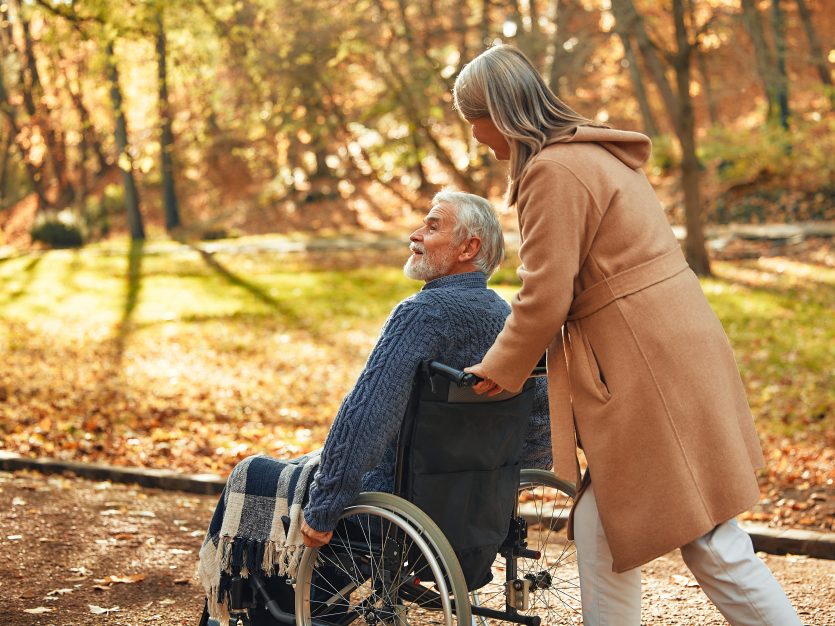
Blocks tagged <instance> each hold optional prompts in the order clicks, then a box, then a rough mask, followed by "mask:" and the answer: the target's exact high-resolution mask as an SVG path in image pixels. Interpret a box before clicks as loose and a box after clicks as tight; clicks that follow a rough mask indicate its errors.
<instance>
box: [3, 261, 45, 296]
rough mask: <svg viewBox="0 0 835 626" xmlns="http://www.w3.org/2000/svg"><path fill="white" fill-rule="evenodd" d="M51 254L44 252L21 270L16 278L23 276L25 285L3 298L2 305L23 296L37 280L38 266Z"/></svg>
mask: <svg viewBox="0 0 835 626" xmlns="http://www.w3.org/2000/svg"><path fill="white" fill-rule="evenodd" d="M47 254H49V251H46V252H42V253H40V254H38V255H37V256H35V257H34V258H32V259H31V260H30V261H29V262H28V263H27V264H26V265H24V266H23V268H21V271H20V273H19V274H18V275H17V276H16V277H18V278H19V277H20V276H21V275H22V276H23V284H21V285H20V286H19V287H18V288H17V289H15V290H14V291H10V292H9V293H8V294H7V295H5V296H4V297H3V301H2V304H10V303H12V302H14V301H15V300H17V299H18V298H20V297H21V296H23V295H24V294H25V293H26V292H27V291H28V290H29V286H30V285H31V284H32V281H33V280H35V276H36V274H37V271H36V270H37V268H38V265H40V264H41V261H42V260H43V258H44V257H45V256H46V255H47Z"/></svg>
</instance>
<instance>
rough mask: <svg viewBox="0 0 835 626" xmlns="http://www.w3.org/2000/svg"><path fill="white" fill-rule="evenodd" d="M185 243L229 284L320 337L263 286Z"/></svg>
mask: <svg viewBox="0 0 835 626" xmlns="http://www.w3.org/2000/svg"><path fill="white" fill-rule="evenodd" d="M187 245H188V246H189V247H191V248H192V249H194V250H195V251H197V252H199V253H200V256H201V258H202V259H203V262H204V263H206V265H208V266H209V267H210V268H211V269H212V270H214V271H215V272H216V273H217V274H218V275H219V276H221V277H222V278H223V279H224V280H226V281H227V282H228V283H229V284H230V285H234V286H236V287H240V288H241V289H244V290H245V291H247V292H248V293H249V294H250V295H252V296H253V297H254V298H255V299H256V300H258V301H259V302H262V303H263V304H266V305H267V306H268V307H270V308H271V309H272V310H273V311H275V312H276V313H278V314H279V315H281V316H282V317H283V318H285V319H286V320H287V322H288V324H290V325H292V326H294V327H295V328H299V329H301V330H304V331H306V332H307V333H309V334H310V335H311V336H313V337H315V338H320V337H321V333H320V332H319V331H318V330H317V329H316V328H314V327H313V326H312V325H311V324H310V322H309V320H306V319H304V318H303V317H302V316H300V315H299V314H298V313H297V312H296V311H295V310H293V308H292V307H289V306H287V305H286V304H285V303H283V302H281V301H280V300H277V299H276V298H274V297H273V296H272V295H270V294H269V292H267V291H266V290H265V289H264V288H263V287H259V286H258V285H256V284H255V283H252V282H250V281H248V280H246V279H245V278H242V277H241V276H238V275H237V274H235V273H234V272H232V271H231V270H229V269H228V268H226V267H225V266H224V265H223V264H222V263H221V262H220V261H218V260H217V259H216V258H214V254H213V253H211V252H207V251H206V250H203V249H202V248H200V247H198V246H195V245H192V244H187Z"/></svg>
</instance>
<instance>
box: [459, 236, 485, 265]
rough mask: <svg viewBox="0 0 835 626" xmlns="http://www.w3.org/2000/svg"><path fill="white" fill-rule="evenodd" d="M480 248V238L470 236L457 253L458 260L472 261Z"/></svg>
mask: <svg viewBox="0 0 835 626" xmlns="http://www.w3.org/2000/svg"><path fill="white" fill-rule="evenodd" d="M479 250H481V239H479V238H478V237H470V238H469V239H467V241H466V242H465V245H464V249H463V250H462V251H461V252H460V253H459V255H458V260H459V261H472V260H473V259H474V258H475V255H477V254H478V251H479Z"/></svg>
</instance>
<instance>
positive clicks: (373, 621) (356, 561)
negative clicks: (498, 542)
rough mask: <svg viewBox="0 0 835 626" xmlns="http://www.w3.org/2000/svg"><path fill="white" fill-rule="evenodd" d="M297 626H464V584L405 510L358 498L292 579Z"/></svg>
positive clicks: (397, 502)
mask: <svg viewBox="0 0 835 626" xmlns="http://www.w3.org/2000/svg"><path fill="white" fill-rule="evenodd" d="M296 623H297V624H298V625H299V626H323V625H331V624H332V625H334V626H344V625H347V624H352V623H354V624H368V625H373V626H407V625H408V626H422V625H424V624H426V625H430V624H443V625H444V626H464V625H466V626H469V624H470V603H469V598H468V595H467V584H466V581H465V580H464V574H463V573H462V571H461V566H460V565H459V564H458V559H457V558H456V557H455V553H454V552H453V550H452V548H451V547H450V545H449V542H448V541H447V540H446V538H445V537H444V535H443V533H442V532H441V530H440V529H439V528H438V527H437V526H436V525H435V523H434V522H433V521H432V520H431V519H430V518H429V516H428V515H426V513H424V512H423V511H421V510H420V509H419V508H417V507H416V506H415V505H414V504H412V503H411V502H408V501H406V500H403V499H402V498H399V497H397V496H393V495H391V494H387V493H363V494H360V495H359V497H358V498H357V500H356V502H355V503H354V504H353V505H352V506H350V507H348V508H347V509H345V511H344V512H343V513H342V516H341V517H340V523H339V524H338V525H337V528H336V530H335V531H334V536H333V538H332V539H331V542H330V543H329V544H328V545H327V546H325V547H323V548H320V549H318V550H310V549H309V550H305V554H304V556H303V557H302V561H301V563H300V565H299V570H298V575H297V577H296Z"/></svg>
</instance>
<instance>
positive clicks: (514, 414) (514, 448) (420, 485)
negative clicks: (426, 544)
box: [396, 367, 534, 589]
mask: <svg viewBox="0 0 835 626" xmlns="http://www.w3.org/2000/svg"><path fill="white" fill-rule="evenodd" d="M533 396H534V383H533V381H532V380H529V381H528V382H527V384H526V385H525V387H524V389H523V390H522V391H521V392H520V393H518V394H507V393H505V394H501V395H500V396H496V397H495V398H487V397H486V396H478V395H476V394H475V393H474V392H473V391H472V390H471V389H470V388H468V387H462V386H459V385H458V384H456V383H455V382H452V381H450V380H448V379H447V378H445V377H443V376H441V375H437V374H434V375H433V374H432V373H431V372H430V371H429V370H428V368H427V367H423V368H421V371H420V372H418V375H417V377H416V380H415V382H414V384H413V388H412V395H411V399H410V401H409V406H408V409H407V411H406V415H405V416H404V419H403V425H402V427H401V431H400V439H399V442H398V451H397V454H398V461H397V477H396V492H397V493H398V495H401V496H402V497H404V498H406V499H408V500H410V501H412V502H414V503H415V504H416V505H417V506H419V507H420V508H421V509H423V510H424V511H425V512H426V513H427V514H429V516H430V517H432V519H433V520H434V521H435V523H437V524H438V526H439V527H440V528H441V530H442V531H443V532H444V535H445V536H446V537H447V539H448V540H449V542H450V543H451V544H452V547H453V548H454V549H455V552H456V555H457V556H458V559H459V562H460V563H461V567H462V569H463V570H464V575H465V577H466V578H467V584H468V586H469V587H470V589H475V588H478V587H480V586H482V585H483V584H486V582H488V581H489V580H490V575H491V574H490V568H491V565H492V563H493V560H494V558H495V556H496V553H497V551H498V549H499V546H500V545H501V544H502V542H503V541H504V539H505V537H506V536H507V531H508V527H509V523H510V519H511V517H512V515H513V511H514V507H515V503H516V497H517V490H518V485H519V469H520V468H519V457H520V455H521V451H522V444H523V443H524V440H525V435H526V433H527V428H528V421H529V418H530V414H531V410H532V408H533Z"/></svg>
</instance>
